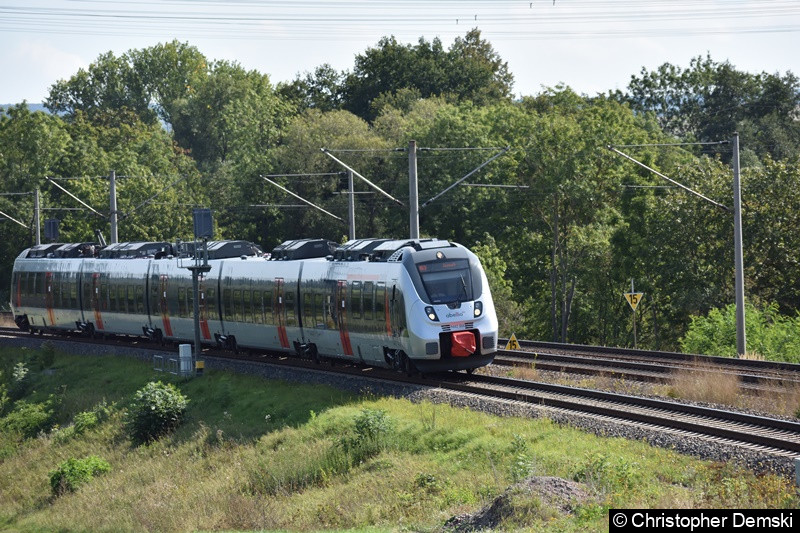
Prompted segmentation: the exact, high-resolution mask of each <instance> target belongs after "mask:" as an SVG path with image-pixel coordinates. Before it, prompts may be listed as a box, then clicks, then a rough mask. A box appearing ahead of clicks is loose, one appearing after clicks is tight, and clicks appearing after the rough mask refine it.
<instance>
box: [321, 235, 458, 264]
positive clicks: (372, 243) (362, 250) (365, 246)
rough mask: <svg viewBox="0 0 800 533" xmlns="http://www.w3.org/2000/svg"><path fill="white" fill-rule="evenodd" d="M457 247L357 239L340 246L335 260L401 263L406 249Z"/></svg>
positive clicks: (426, 241)
mask: <svg viewBox="0 0 800 533" xmlns="http://www.w3.org/2000/svg"><path fill="white" fill-rule="evenodd" d="M457 247H458V245H457V244H455V243H451V242H449V241H445V240H441V239H400V240H393V239H356V240H352V241H348V242H346V243H345V244H343V245H341V246H339V247H338V248H337V249H336V250H335V252H334V254H333V258H334V260H336V261H400V260H401V259H402V252H403V250H404V249H406V248H412V249H413V250H414V251H415V252H421V251H425V250H437V249H442V248H457Z"/></svg>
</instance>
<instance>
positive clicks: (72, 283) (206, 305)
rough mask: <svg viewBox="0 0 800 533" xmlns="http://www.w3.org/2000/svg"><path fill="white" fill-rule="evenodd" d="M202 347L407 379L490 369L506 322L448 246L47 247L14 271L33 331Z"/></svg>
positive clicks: (458, 251) (467, 261)
mask: <svg viewBox="0 0 800 533" xmlns="http://www.w3.org/2000/svg"><path fill="white" fill-rule="evenodd" d="M203 253H204V254H205V257H204V259H203V264H204V265H206V266H207V268H206V270H207V272H205V273H202V274H200V275H199V284H198V291H197V294H198V301H197V308H198V318H199V320H198V322H199V329H200V337H201V342H202V343H204V344H209V345H214V344H216V345H217V346H220V347H224V348H229V349H232V350H236V351H238V350H239V349H241V348H248V349H258V350H269V351H277V352H283V353H287V354H293V355H297V356H300V357H306V358H310V359H313V360H315V361H321V360H331V361H337V360H345V361H351V362H355V363H362V364H365V365H369V366H376V367H385V368H394V369H397V370H400V371H404V372H408V373H411V372H415V371H418V372H422V373H429V372H439V371H449V370H450V371H460V370H464V371H467V372H469V373H471V372H473V371H474V370H475V369H477V368H479V367H482V366H485V365H488V364H490V363H491V362H492V361H493V359H494V354H495V352H496V351H497V337H498V322H497V316H496V313H495V308H494V302H493V300H492V295H491V292H490V290H489V284H488V281H487V278H486V273H485V272H484V270H483V268H482V266H481V263H480V261H479V259H478V258H477V256H475V254H473V253H472V252H471V251H470V250H468V249H467V248H465V247H464V246H462V245H460V244H457V243H453V242H449V241H447V240H438V239H410V240H392V239H356V240H351V241H348V242H347V243H345V244H343V245H337V244H336V243H333V242H332V241H327V240H324V239H298V240H291V241H286V242H284V243H282V244H281V245H279V246H277V247H276V248H275V249H273V250H272V252H271V253H269V254H265V253H264V252H262V250H261V249H260V248H259V247H258V246H256V245H254V244H253V243H250V242H247V241H211V242H208V243H207V246H206V247H205V252H201V250H200V247H199V245H198V246H197V247H195V243H194V242H189V243H175V244H172V243H169V242H136V243H116V244H111V245H108V246H106V247H103V248H102V249H100V247H99V246H97V245H96V244H95V243H70V244H43V245H37V246H33V247H31V248H28V249H26V250H24V251H23V252H21V253H20V254H19V256H18V257H17V258H16V260H15V261H14V269H13V272H12V279H11V309H12V311H13V314H14V320H15V322H16V324H17V325H18V327H20V328H21V329H23V330H28V331H31V332H32V333H36V332H43V331H81V332H84V333H86V334H87V335H107V334H117V335H134V336H146V337H149V338H151V339H154V340H157V341H160V342H162V343H163V342H182V341H192V340H193V339H194V335H195V330H194V327H195V320H194V308H195V305H194V295H195V291H194V290H193V284H192V281H193V280H192V274H191V272H190V270H189V268H188V267H190V266H192V265H197V264H198V261H200V259H199V257H200V256H201V255H203Z"/></svg>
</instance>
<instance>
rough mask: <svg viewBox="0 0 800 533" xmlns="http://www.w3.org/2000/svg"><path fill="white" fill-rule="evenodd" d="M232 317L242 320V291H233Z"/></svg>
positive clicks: (238, 320)
mask: <svg viewBox="0 0 800 533" xmlns="http://www.w3.org/2000/svg"><path fill="white" fill-rule="evenodd" d="M233 319H234V320H235V321H236V322H241V321H242V291H233Z"/></svg>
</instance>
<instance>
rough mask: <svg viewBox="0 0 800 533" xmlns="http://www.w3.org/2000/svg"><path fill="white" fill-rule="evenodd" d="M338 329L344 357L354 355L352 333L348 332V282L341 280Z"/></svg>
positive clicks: (338, 298) (337, 299)
mask: <svg viewBox="0 0 800 533" xmlns="http://www.w3.org/2000/svg"><path fill="white" fill-rule="evenodd" d="M336 327H337V328H338V329H339V338H340V339H341V341H342V351H343V352H344V355H353V347H352V346H351V344H350V332H349V331H348V330H347V282H346V281H344V280H339V281H338V282H337V284H336Z"/></svg>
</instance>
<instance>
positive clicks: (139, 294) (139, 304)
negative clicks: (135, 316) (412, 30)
mask: <svg viewBox="0 0 800 533" xmlns="http://www.w3.org/2000/svg"><path fill="white" fill-rule="evenodd" d="M136 312H137V313H139V314H140V315H143V314H144V288H143V287H141V286H140V287H136Z"/></svg>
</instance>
